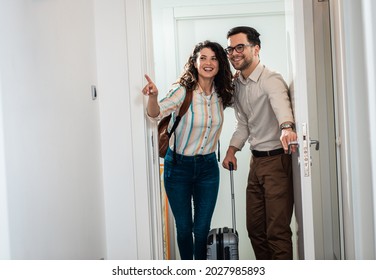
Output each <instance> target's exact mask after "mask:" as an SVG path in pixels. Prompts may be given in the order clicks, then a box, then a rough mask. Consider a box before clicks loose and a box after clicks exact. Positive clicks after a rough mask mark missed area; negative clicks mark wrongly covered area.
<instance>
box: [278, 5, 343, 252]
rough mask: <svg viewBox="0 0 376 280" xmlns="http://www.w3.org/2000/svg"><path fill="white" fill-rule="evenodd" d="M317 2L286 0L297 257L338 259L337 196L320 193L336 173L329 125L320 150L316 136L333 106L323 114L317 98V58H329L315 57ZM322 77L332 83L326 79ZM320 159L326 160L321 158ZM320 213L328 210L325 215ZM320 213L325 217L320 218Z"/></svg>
mask: <svg viewBox="0 0 376 280" xmlns="http://www.w3.org/2000/svg"><path fill="white" fill-rule="evenodd" d="M315 2H317V1H293V0H286V1H285V4H286V32H287V33H286V35H287V44H288V45H289V55H288V58H289V63H288V64H289V68H290V69H289V72H290V73H289V86H290V94H291V98H292V102H293V109H294V114H295V119H296V130H297V134H298V141H297V143H296V144H297V145H298V153H296V154H295V155H294V156H293V173H294V196H295V215H296V219H297V238H298V258H300V259H317V258H319V259H336V258H338V255H339V253H338V251H339V249H338V248H339V246H338V244H339V243H340V240H339V236H338V232H339V226H338V215H333V213H334V212H335V213H338V212H337V211H338V200H336V201H334V200H333V201H330V205H328V206H327V204H326V199H327V198H325V195H323V194H325V192H327V191H329V192H330V190H331V188H333V189H334V190H335V191H336V190H337V183H336V180H334V181H330V180H331V178H333V177H334V176H336V172H332V170H333V169H332V168H334V170H335V162H334V163H332V166H329V164H330V163H328V162H330V160H326V159H327V158H329V157H330V153H329V152H327V151H328V150H329V148H328V147H329V146H330V144H329V143H333V142H334V133H331V131H332V130H331V129H330V128H329V129H328V128H326V129H327V131H330V132H329V133H327V135H325V136H324V135H323V134H324V133H321V136H322V140H323V141H322V144H323V145H322V146H323V151H324V152H323V153H321V154H320V151H319V141H318V139H317V138H318V136H319V135H320V133H319V132H320V129H322V125H321V123H325V125H327V126H329V125H328V124H331V123H333V121H334V120H333V118H334V117H333V116H334V113H333V109H331V111H330V112H329V113H328V114H327V116H325V117H324V116H323V115H325V114H324V113H321V112H324V111H325V110H324V109H323V108H320V107H327V106H328V99H325V100H321V99H320V94H321V93H320V90H322V89H319V88H320V86H317V84H320V83H319V82H317V81H319V80H320V77H319V75H318V74H317V73H318V72H317V71H320V70H319V69H320V65H321V64H323V65H324V66H323V67H326V66H327V65H328V64H329V65H330V59H328V61H323V59H324V56H321V60H322V61H323V62H320V61H318V59H320V58H317V55H315V53H316V54H317V52H320V51H321V50H320V46H319V45H318V44H317V42H315V40H314V39H315V37H316V40H319V39H318V37H319V36H318V35H317V34H319V33H317V30H316V29H317V28H316V29H315V27H316V26H317V25H316V26H314V22H315V20H322V18H321V19H317V18H314V15H315V13H314V10H313V9H314V8H313V7H315V5H316V4H317V3H315ZM326 5H327V3H326ZM321 8H323V7H321ZM324 8H325V7H324ZM326 8H328V7H326ZM327 40H330V38H327ZM321 41H322V40H321ZM315 43H316V44H315ZM329 48H330V46H329ZM321 52H324V51H321ZM329 52H330V51H329ZM323 83H328V84H330V83H329V82H328V81H324V82H323ZM321 84H322V83H321ZM329 87H330V85H329ZM329 91H330V90H328V92H329ZM325 95H326V94H325V93H324V96H325ZM329 95H330V94H328V96H329ZM325 112H326V111H325ZM321 118H323V120H322V121H320V120H321ZM328 135H333V136H332V137H330V136H328ZM320 138H321V137H320ZM334 157H335V156H334ZM323 161H325V162H326V163H325V164H321V163H322V162H323ZM326 164H327V165H328V166H325V168H326V169H327V170H326V171H325V170H324V171H323V166H321V165H326ZM326 173H327V174H328V175H327V174H326ZM333 173H334V174H333ZM328 196H330V194H329V195H327V197H328ZM334 196H335V195H333V197H334ZM329 200H330V199H329ZM323 213H326V214H325V215H323ZM323 216H327V217H324V218H323ZM336 216H337V217H336Z"/></svg>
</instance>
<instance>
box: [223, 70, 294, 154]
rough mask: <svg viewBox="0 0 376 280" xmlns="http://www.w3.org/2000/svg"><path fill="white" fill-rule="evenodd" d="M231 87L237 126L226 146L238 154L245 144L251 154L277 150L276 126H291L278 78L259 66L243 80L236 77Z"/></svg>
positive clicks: (285, 95) (285, 94)
mask: <svg viewBox="0 0 376 280" xmlns="http://www.w3.org/2000/svg"><path fill="white" fill-rule="evenodd" d="M235 87H236V89H235V94H234V109H235V115H236V119H237V125H236V129H235V132H234V134H233V136H232V138H231V141H230V145H231V146H235V147H236V148H238V149H239V150H241V149H242V148H243V146H244V144H245V142H246V141H247V140H248V142H249V143H250V149H251V150H258V151H270V150H274V149H278V148H281V147H282V144H281V142H280V140H279V138H280V135H281V132H280V129H279V126H280V124H281V123H284V122H293V123H294V117H293V113H292V108H291V102H290V98H289V95H288V87H287V85H286V82H285V81H284V80H283V77H282V75H280V74H279V73H277V72H274V71H271V70H269V69H268V68H267V67H265V66H264V65H263V64H261V63H259V64H258V65H257V67H256V68H255V70H254V71H253V72H252V74H251V75H250V76H249V77H248V78H247V79H244V78H243V76H242V75H239V77H238V78H237V79H236V80H235Z"/></svg>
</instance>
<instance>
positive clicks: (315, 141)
mask: <svg viewBox="0 0 376 280" xmlns="http://www.w3.org/2000/svg"><path fill="white" fill-rule="evenodd" d="M309 145H310V146H312V145H315V150H316V151H318V150H319V149H320V142H319V140H310V142H309Z"/></svg>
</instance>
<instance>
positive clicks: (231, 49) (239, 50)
mask: <svg viewBox="0 0 376 280" xmlns="http://www.w3.org/2000/svg"><path fill="white" fill-rule="evenodd" d="M248 46H250V47H253V45H252V44H238V45H236V46H235V47H227V48H225V52H226V53H227V54H232V53H233V52H234V50H236V52H237V53H242V52H243V51H244V47H248Z"/></svg>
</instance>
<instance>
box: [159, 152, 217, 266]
mask: <svg viewBox="0 0 376 280" xmlns="http://www.w3.org/2000/svg"><path fill="white" fill-rule="evenodd" d="M176 159H177V162H176V163H175V162H174V160H173V152H172V151H171V150H170V149H168V151H167V154H166V156H165V160H164V183H165V189H166V194H167V197H168V201H169V203H170V206H171V210H172V213H173V214H174V217H175V223H176V232H177V241H178V246H179V252H180V258H181V259H182V260H192V259H193V256H194V258H195V259H196V260H204V259H206V243H207V236H208V233H209V230H210V223H211V219H212V216H213V212H214V208H215V204H216V201H217V195H218V189H219V168H218V162H217V159H216V155H215V153H211V154H209V155H197V156H183V155H179V154H177V155H176ZM192 199H193V208H194V210H193V212H194V213H193V216H192ZM192 232H193V234H194V238H193V236H192ZM193 239H194V241H193Z"/></svg>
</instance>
